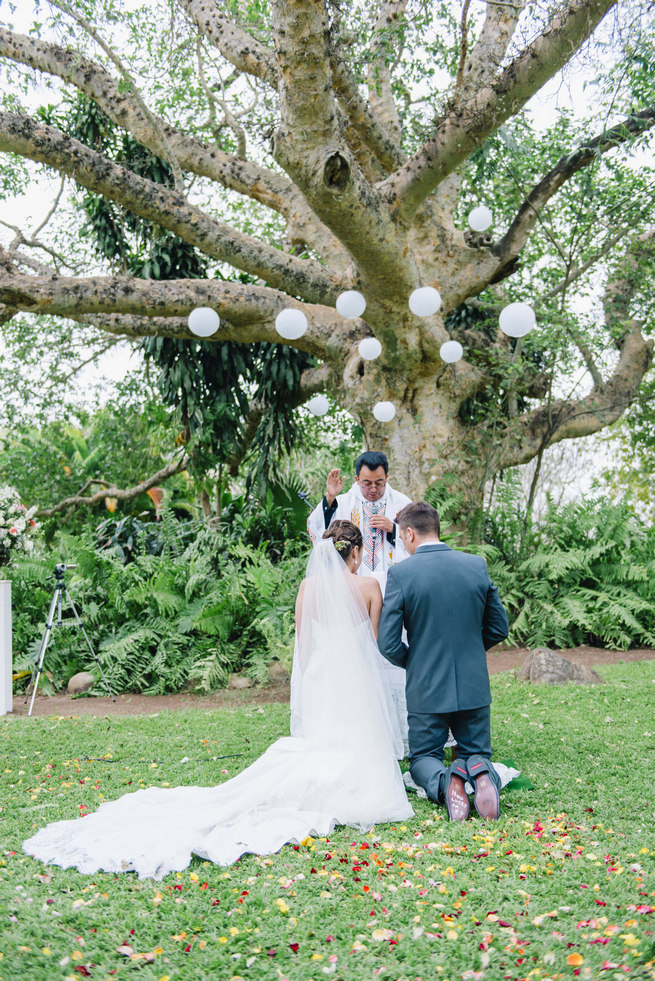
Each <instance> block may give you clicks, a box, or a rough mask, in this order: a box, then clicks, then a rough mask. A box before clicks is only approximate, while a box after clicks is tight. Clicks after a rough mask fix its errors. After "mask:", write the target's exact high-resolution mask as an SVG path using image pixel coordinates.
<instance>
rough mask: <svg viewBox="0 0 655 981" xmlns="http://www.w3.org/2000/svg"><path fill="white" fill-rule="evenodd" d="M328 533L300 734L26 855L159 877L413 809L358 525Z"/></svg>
mask: <svg viewBox="0 0 655 981" xmlns="http://www.w3.org/2000/svg"><path fill="white" fill-rule="evenodd" d="M326 536H329V537H327V538H326V540H324V541H321V542H319V543H317V545H316V546H315V547H314V550H313V552H312V555H311V557H310V559H309V563H308V566H307V576H306V578H305V579H304V581H303V582H302V584H301V586H300V590H299V593H298V600H297V603H296V648H295V652H294V667H293V697H292V703H293V707H294V713H295V718H296V724H295V725H294V724H292V732H294V733H296V732H302V735H293V736H291V737H284V738H281V739H278V740H277V741H276V742H275V743H273V745H272V746H270V747H269V748H268V749H267V750H266V752H265V753H264V754H263V756H261V757H260V758H259V759H258V760H256V761H255V763H253V764H252V765H251V766H249V767H248V768H247V769H246V770H244V771H243V772H242V773H240V774H239V775H238V776H236V777H234V778H233V779H231V780H228V781H227V782H226V783H223V784H220V785H219V786H217V787H177V788H175V789H163V788H158V787H151V788H149V789H147V790H138V791H136V792H135V793H131V794H126V795H125V796H124V797H121V798H119V799H118V800H116V801H111V802H109V803H106V804H102V805H101V806H100V808H99V809H98V810H97V811H96V812H95V813H94V814H89V815H87V816H86V817H83V818H77V819H75V820H72V821H57V822H55V823H54V824H49V825H47V826H46V827H45V828H41V830H40V831H38V832H37V833H36V834H35V835H34V836H33V837H31V838H29V839H28V840H27V841H25V842H24V844H23V848H24V850H25V851H26V852H27V853H28V854H30V855H33V856H34V857H35V858H38V859H41V861H43V862H46V863H48V864H53V865H60V866H62V867H63V868H68V867H69V866H74V867H75V868H77V869H79V871H80V872H84V873H93V872H96V871H98V870H104V871H106V872H130V871H134V872H136V873H137V874H138V876H139V878H154V879H161V878H162V877H163V876H164V875H166V874H167V873H168V872H171V871H181V870H182V869H184V868H186V867H187V865H188V864H189V862H190V860H191V856H192V854H195V855H198V856H199V857H200V858H203V859H209V860H210V861H212V862H216V863H217V864H219V865H230V864H231V863H232V862H234V861H236V859H238V858H239V856H240V855H242V854H244V852H255V853H257V854H260V855H266V854H271V853H273V852H277V851H278V850H279V849H280V848H281V847H282V845H284V844H285V843H286V842H299V841H302V840H303V839H304V838H306V837H307V836H308V835H313V836H315V837H323V836H325V835H327V834H329V833H330V832H331V831H332V829H333V828H334V826H335V825H336V824H349V825H354V826H356V827H358V828H360V829H361V830H362V831H364V830H368V829H369V828H370V827H371V826H372V825H373V824H377V823H383V822H388V821H401V820H404V819H406V818H409V817H411V816H412V814H413V811H412V808H411V806H410V804H409V802H408V800H407V796H406V793H405V786H404V784H403V780H402V777H401V773H400V769H399V767H398V763H397V761H396V756H397V753H398V752H399V747H398V745H397V736H395V735H394V729H393V727H392V724H391V721H390V718H391V715H390V707H389V705H388V703H387V700H386V698H385V692H384V688H383V685H382V683H381V680H380V673H379V667H378V662H379V655H378V651H377V645H376V642H375V632H374V631H375V630H376V628H377V623H378V621H379V617H380V607H381V603H382V596H381V593H380V588H379V586H378V584H377V582H375V580H370V579H368V578H363V577H359V576H355V575H353V574H352V573H354V572H356V571H357V568H358V567H359V564H360V562H361V552H362V538H361V532H360V531H359V528H357V526H356V525H353V524H352V523H351V522H349V521H342V522H335V523H334V524H333V525H332V526H331V528H330V529H328V531H327V532H326ZM374 587H375V588H374Z"/></svg>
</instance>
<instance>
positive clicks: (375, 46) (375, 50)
mask: <svg viewBox="0 0 655 981" xmlns="http://www.w3.org/2000/svg"><path fill="white" fill-rule="evenodd" d="M406 8H407V0H382V2H381V3H380V6H379V9H378V13H377V18H376V23H375V27H374V29H373V35H372V37H371V43H370V45H369V58H370V60H369V66H368V77H367V85H368V100H369V103H370V105H371V108H372V109H373V111H374V113H375V115H376V116H377V118H378V119H379V120H380V122H381V123H382V125H383V127H384V129H385V130H386V131H387V132H388V133H389V134H390V136H391V137H392V139H393V141H394V143H395V144H396V146H399V145H400V137H401V129H402V127H401V122H400V116H399V114H398V107H397V106H396V103H395V100H394V97H393V91H392V89H391V75H392V68H393V62H394V61H395V60H396V59H397V57H398V56H399V54H400V49H401V46H402V45H401V41H400V30H401V19H402V18H403V17H404V14H405V10H406Z"/></svg>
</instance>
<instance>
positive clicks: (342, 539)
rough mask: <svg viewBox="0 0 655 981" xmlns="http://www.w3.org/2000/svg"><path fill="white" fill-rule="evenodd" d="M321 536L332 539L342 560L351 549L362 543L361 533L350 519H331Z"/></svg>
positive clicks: (360, 545)
mask: <svg viewBox="0 0 655 981" xmlns="http://www.w3.org/2000/svg"><path fill="white" fill-rule="evenodd" d="M323 538H331V539H332V540H333V542H334V547H335V548H336V550H337V552H338V553H339V555H340V556H341V558H342V559H343V560H344V562H345V560H346V559H347V558H348V556H349V555H350V553H351V552H352V550H353V549H354V548H356V547H357V546H359V547H360V548H361V547H362V543H363V539H362V533H361V531H360V530H359V528H358V527H357V525H354V524H353V523H352V521H333V522H332V524H331V525H330V527H329V528H328V529H327V531H326V532H325V534H324V535H323Z"/></svg>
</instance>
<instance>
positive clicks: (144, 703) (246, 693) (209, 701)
mask: <svg viewBox="0 0 655 981" xmlns="http://www.w3.org/2000/svg"><path fill="white" fill-rule="evenodd" d="M527 653H528V651H527V650H526V649H525V648H511V649H509V650H504V649H503V648H501V647H499V648H492V650H490V651H489V652H488V653H487V664H488V666H489V673H490V674H498V673H499V672H501V671H512V670H514V669H516V668H519V667H520V666H521V664H522V663H523V660H524V658H525V656H526V654H527ZM560 653H561V654H563V655H564V657H568V658H569V659H570V660H571V661H576V662H577V663H578V664H584V665H588V666H589V667H594V668H599V669H600V673H601V674H602V668H603V665H605V664H615V663H616V662H618V661H649V660H655V650H650V649H645V648H635V649H634V650H630V651H609V650H603V649H602V648H600V647H587V646H584V645H583V646H582V647H573V648H570V649H567V650H563V651H561V652H560ZM288 700H289V685H288V683H286V682H274V683H271V684H270V685H267V686H266V687H265V688H247V689H245V690H243V691H234V690H232V689H226V690H224V691H217V692H213V693H212V694H211V695H195V694H193V693H192V692H181V693H179V694H175V695H137V694H128V695H117V696H116V701H114V702H112V701H111V699H110V698H109V697H106V698H80V697H77V698H71V697H70V695H67V694H58V695H37V697H36V699H35V700H34V710H33V712H32V715H33V716H37V715H66V716H70V715H99V716H106V715H154V714H155V713H157V712H161V711H164V710H173V711H175V710H177V709H190V708H199V709H203V708H204V709H215V708H224V707H227V706H236V705H263V704H266V703H267V702H287V701H288ZM28 707H29V705H25V704H24V696H22V695H21V696H16V697H15V698H14V702H13V711H12V713H11V714H10V715H9V716H8V718H15V717H16V716H20V715H27V710H28Z"/></svg>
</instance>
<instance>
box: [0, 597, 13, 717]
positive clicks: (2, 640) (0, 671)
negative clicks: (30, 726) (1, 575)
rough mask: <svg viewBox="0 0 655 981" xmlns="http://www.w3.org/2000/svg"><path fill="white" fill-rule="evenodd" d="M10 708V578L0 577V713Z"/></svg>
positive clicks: (10, 709) (5, 712)
mask: <svg viewBox="0 0 655 981" xmlns="http://www.w3.org/2000/svg"><path fill="white" fill-rule="evenodd" d="M12 708H13V701H12V683H11V580H10V579H0V715H6V714H7V712H11V711H12Z"/></svg>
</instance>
